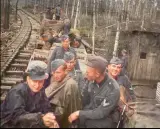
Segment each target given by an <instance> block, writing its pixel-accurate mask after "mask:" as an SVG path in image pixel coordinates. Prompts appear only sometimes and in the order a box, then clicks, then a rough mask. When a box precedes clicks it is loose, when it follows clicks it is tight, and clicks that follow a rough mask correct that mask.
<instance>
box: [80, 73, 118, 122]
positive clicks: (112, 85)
mask: <svg viewBox="0 0 160 129" xmlns="http://www.w3.org/2000/svg"><path fill="white" fill-rule="evenodd" d="M119 98H120V91H119V85H118V83H117V82H116V81H115V80H114V79H112V78H110V77H109V76H108V75H107V74H106V77H105V80H104V82H103V84H102V85H101V86H100V87H99V86H98V84H95V83H93V82H90V83H88V85H86V86H85V87H84V89H83V99H82V101H83V106H84V108H83V110H82V111H80V116H79V119H80V121H81V120H82V121H85V120H87V119H89V120H97V119H98V120H100V119H105V118H107V117H110V116H111V115H112V113H113V112H114V110H116V109H117V107H118V102H119Z"/></svg>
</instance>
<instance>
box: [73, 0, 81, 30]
mask: <svg viewBox="0 0 160 129" xmlns="http://www.w3.org/2000/svg"><path fill="white" fill-rule="evenodd" d="M79 3H80V0H78V3H77V9H76V16H75V20H74V29H76V28H77V20H78V13H79Z"/></svg>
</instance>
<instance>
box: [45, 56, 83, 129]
mask: <svg viewBox="0 0 160 129" xmlns="http://www.w3.org/2000/svg"><path fill="white" fill-rule="evenodd" d="M51 70H52V82H51V84H50V85H49V86H48V87H47V88H46V90H45V93H46V95H47V97H48V98H49V100H50V103H51V105H52V106H53V108H54V110H55V114H56V116H57V120H58V122H59V125H60V127H62V128H63V127H65V128H67V127H69V122H68V116H69V115H70V114H71V113H72V112H74V111H76V110H80V109H81V97H80V92H79V88H78V85H77V83H76V82H75V80H73V79H72V78H71V77H70V76H67V72H66V70H67V66H66V64H65V61H64V60H63V59H56V60H54V61H52V64H51Z"/></svg>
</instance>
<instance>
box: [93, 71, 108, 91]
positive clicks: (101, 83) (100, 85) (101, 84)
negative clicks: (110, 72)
mask: <svg viewBox="0 0 160 129" xmlns="http://www.w3.org/2000/svg"><path fill="white" fill-rule="evenodd" d="M106 80H107V74H106V75H105V77H104V79H103V80H102V81H101V82H100V83H96V82H94V83H95V84H96V85H97V86H98V88H99V87H102V86H103V84H104V83H105V81H106Z"/></svg>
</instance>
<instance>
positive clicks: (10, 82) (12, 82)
mask: <svg viewBox="0 0 160 129" xmlns="http://www.w3.org/2000/svg"><path fill="white" fill-rule="evenodd" d="M16 83H17V82H16V81H4V80H1V84H2V85H15V84H16Z"/></svg>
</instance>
